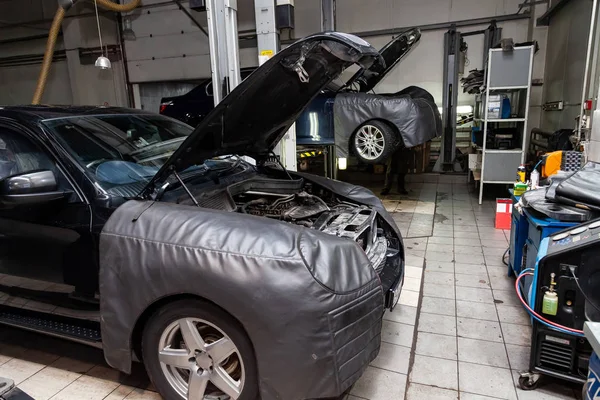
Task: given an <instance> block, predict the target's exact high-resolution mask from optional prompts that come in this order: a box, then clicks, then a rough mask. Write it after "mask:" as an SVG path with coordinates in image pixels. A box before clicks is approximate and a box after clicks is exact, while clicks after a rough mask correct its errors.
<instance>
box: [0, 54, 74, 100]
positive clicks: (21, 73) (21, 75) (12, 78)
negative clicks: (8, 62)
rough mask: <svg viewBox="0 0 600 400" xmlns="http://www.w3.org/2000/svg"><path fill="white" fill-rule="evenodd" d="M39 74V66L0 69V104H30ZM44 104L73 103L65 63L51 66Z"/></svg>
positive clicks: (61, 62)
mask: <svg viewBox="0 0 600 400" xmlns="http://www.w3.org/2000/svg"><path fill="white" fill-rule="evenodd" d="M39 73H40V66H39V65H25V66H18V67H3V68H0V104H1V105H15V104H30V103H31V98H32V97H33V92H34V91H35V86H36V83H37V77H38V74H39ZM44 103H46V104H72V103H73V97H72V96H71V85H70V82H69V70H68V68H67V63H66V62H65V61H60V62H55V63H54V64H53V65H52V68H51V69H50V74H49V75H48V83H47V84H46V91H45V93H44Z"/></svg>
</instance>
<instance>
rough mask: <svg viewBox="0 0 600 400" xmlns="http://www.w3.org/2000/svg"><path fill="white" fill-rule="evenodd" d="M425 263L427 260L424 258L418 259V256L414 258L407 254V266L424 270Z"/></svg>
mask: <svg viewBox="0 0 600 400" xmlns="http://www.w3.org/2000/svg"><path fill="white" fill-rule="evenodd" d="M424 261H425V259H424V258H423V257H417V256H413V255H411V254H407V255H406V259H405V260H404V262H405V263H406V265H409V266H411V267H419V268H423V263H424Z"/></svg>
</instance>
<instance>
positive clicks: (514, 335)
mask: <svg viewBox="0 0 600 400" xmlns="http://www.w3.org/2000/svg"><path fill="white" fill-rule="evenodd" d="M500 325H501V326H502V334H503V335H504V341H505V342H506V343H508V344H517V345H520V346H529V345H530V344H531V326H529V325H515V324H508V323H506V322H501V323H500Z"/></svg>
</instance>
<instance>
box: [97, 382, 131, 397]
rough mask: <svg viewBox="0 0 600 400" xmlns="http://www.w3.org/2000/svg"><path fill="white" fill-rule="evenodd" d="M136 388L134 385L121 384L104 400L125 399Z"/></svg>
mask: <svg viewBox="0 0 600 400" xmlns="http://www.w3.org/2000/svg"><path fill="white" fill-rule="evenodd" d="M134 390H135V388H134V387H132V386H127V385H119V386H117V388H116V389H115V390H113V391H112V392H110V394H109V395H108V396H106V397H105V398H104V399H102V400H123V399H125V398H126V397H127V396H129V395H130V394H131V392H133V391H134Z"/></svg>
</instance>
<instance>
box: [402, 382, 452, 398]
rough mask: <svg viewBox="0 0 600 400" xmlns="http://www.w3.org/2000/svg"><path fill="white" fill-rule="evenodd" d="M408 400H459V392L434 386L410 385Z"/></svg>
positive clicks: (407, 393)
mask: <svg viewBox="0 0 600 400" xmlns="http://www.w3.org/2000/svg"><path fill="white" fill-rule="evenodd" d="M406 399H407V400H424V399H427V400H458V392H456V391H454V390H448V389H440V388H438V387H434V386H427V385H419V384H418V383H410V384H409V386H408V390H407V392H406Z"/></svg>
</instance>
